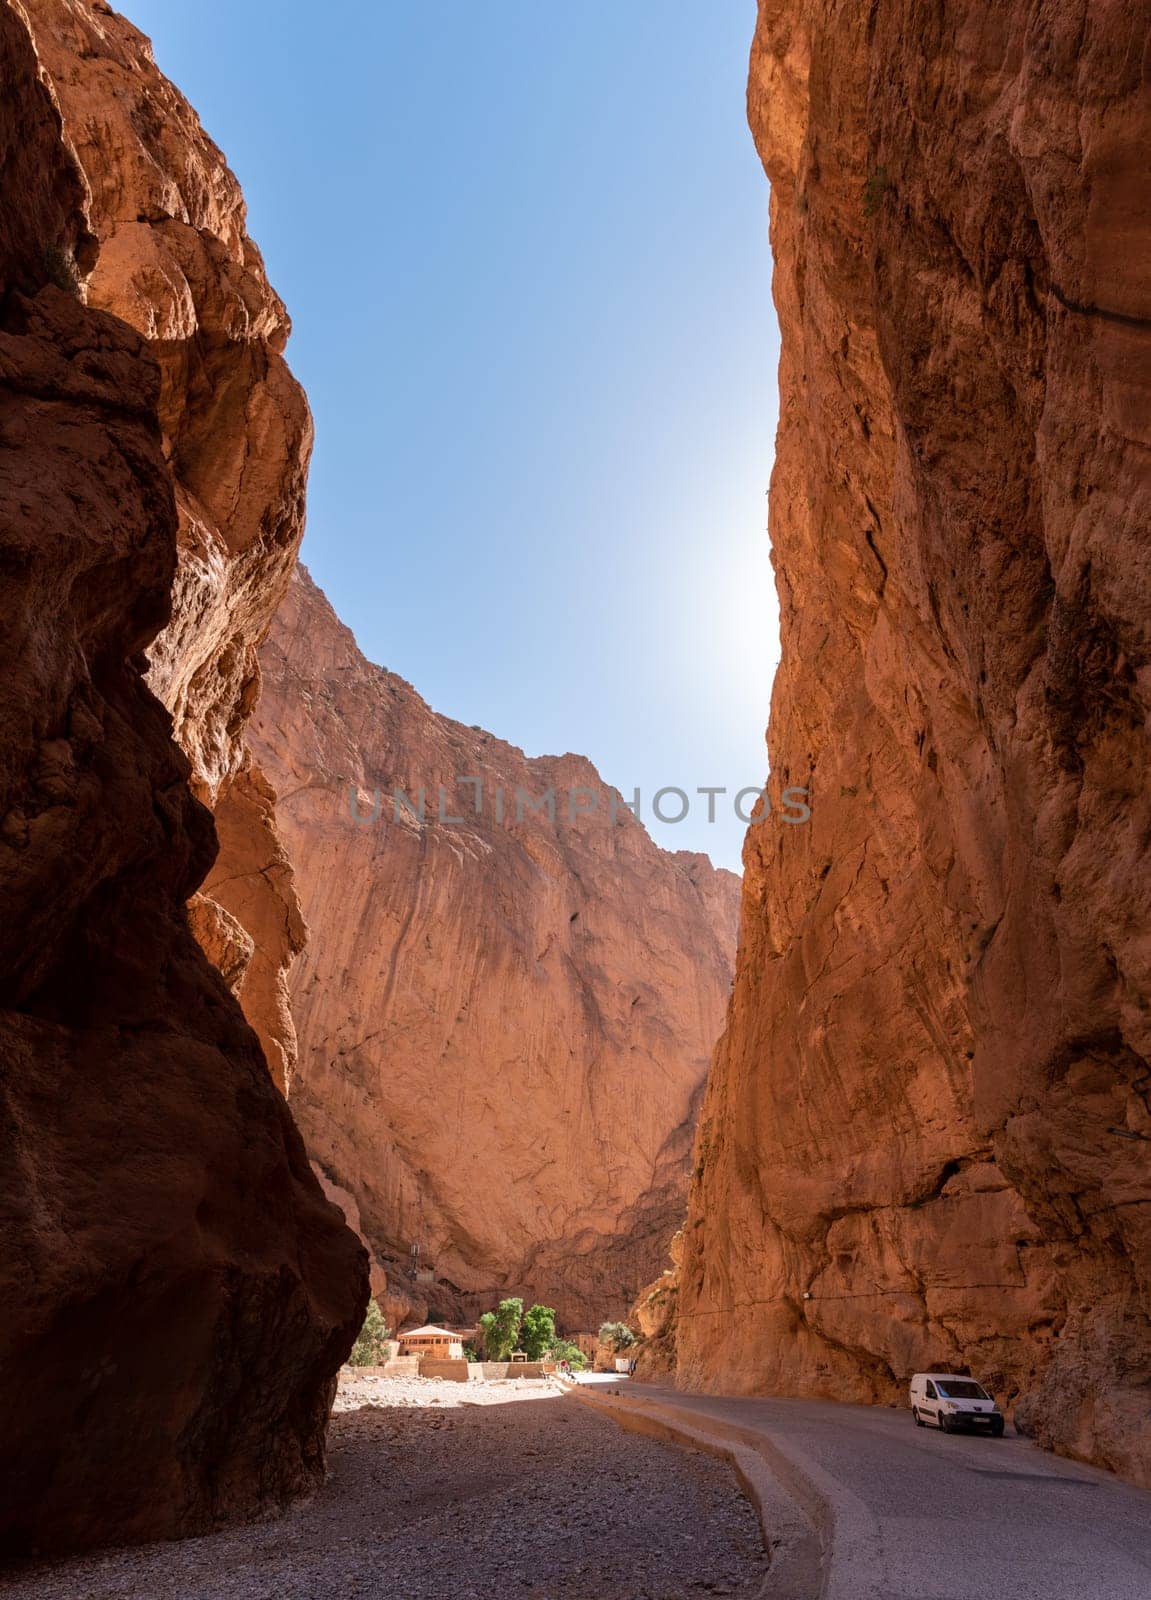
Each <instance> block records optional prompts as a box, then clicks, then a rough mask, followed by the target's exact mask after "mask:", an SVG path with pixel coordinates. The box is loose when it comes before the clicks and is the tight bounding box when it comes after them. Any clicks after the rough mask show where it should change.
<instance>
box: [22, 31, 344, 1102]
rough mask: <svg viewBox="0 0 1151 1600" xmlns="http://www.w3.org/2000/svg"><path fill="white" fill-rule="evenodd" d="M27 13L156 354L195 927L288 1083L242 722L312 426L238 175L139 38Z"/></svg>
mask: <svg viewBox="0 0 1151 1600" xmlns="http://www.w3.org/2000/svg"><path fill="white" fill-rule="evenodd" d="M28 11H29V14H30V16H31V18H32V22H33V27H34V32H35V36H36V42H37V47H38V49H39V51H40V55H41V58H42V61H43V63H44V65H45V67H46V69H47V70H48V72H49V74H50V76H51V80H52V85H53V89H54V91H55V94H56V96H57V99H58V101H59V105H60V108H61V111H62V113H63V117H64V125H65V130H66V133H67V136H68V138H69V139H70V141H71V143H72V146H73V148H74V150H75V153H76V155H77V158H78V160H79V162H80V165H81V167H82V169H83V172H84V176H85V178H86V180H87V183H88V187H89V191H90V201H89V208H88V215H89V223H90V226H91V228H92V230H93V232H94V233H95V234H96V235H97V237H98V239H99V241H100V254H99V259H98V260H97V262H96V266H95V270H94V271H93V273H92V276H91V278H90V280H89V283H88V300H89V303H90V304H91V305H94V306H99V307H100V308H101V309H103V310H105V311H111V312H113V313H114V314H115V315H116V316H118V317H121V318H123V320H124V321H125V322H127V323H129V324H130V326H132V327H134V328H135V329H137V331H138V332H140V333H141V334H143V335H144V337H145V338H146V339H147V340H148V342H149V346H150V349H151V352H152V354H153V355H154V357H155V358H156V360H157V361H158V362H159V365H160V374H161V389H160V422H161V426H162V428H163V433H164V453H165V456H166V458H167V461H168V464H169V468H170V471H171V473H172V478H173V482H174V485H175V491H176V507H177V511H178V514H179V519H180V531H179V564H178V568H177V573H176V579H175V583H174V588H173V597H172V599H173V604H172V616H171V620H170V621H169V623H168V625H167V626H166V628H165V629H164V630H163V632H162V633H161V635H160V637H159V638H158V639H157V640H156V642H155V644H154V645H153V646H152V649H151V651H150V657H151V662H152V666H151V672H150V674H149V681H150V683H151V685H152V687H153V689H154V690H155V692H156V693H157V694H158V695H159V696H160V698H161V699H162V700H163V701H164V703H165V704H166V705H167V706H168V708H169V710H170V711H171V712H172V715H173V719H174V722H175V730H176V737H177V739H178V740H179V742H180V744H181V746H182V747H183V749H184V751H185V753H186V754H187V756H188V758H189V760H190V761H191V763H192V781H193V788H194V791H195V793H196V795H197V797H198V798H199V799H201V800H202V801H203V802H204V803H205V805H207V806H208V807H210V809H211V810H213V811H214V812H215V815H216V821H217V829H218V833H219V839H220V853H219V858H218V860H217V863H216V865H215V867H214V868H213V870H212V872H211V873H210V874H209V877H208V879H207V882H206V883H205V884H204V885H203V888H202V889H201V891H200V893H199V895H198V898H197V901H196V905H195V907H194V909H193V927H194V928H195V930H196V932H197V935H198V937H200V939H201V942H202V943H203V945H204V948H205V949H206V950H207V951H208V954H209V956H210V957H211V959H212V960H213V961H214V962H215V963H216V964H217V965H219V966H220V967H221V969H222V970H225V971H227V972H228V974H229V978H230V982H231V984H232V986H233V988H234V990H235V992H236V993H237V994H238V996H239V998H240V1001H241V1004H242V1005H243V1007H244V1010H245V1013H246V1015H247V1017H248V1020H249V1021H250V1022H251V1024H252V1026H253V1027H254V1028H255V1030H256V1032H257V1033H258V1034H259V1036H260V1042H261V1044H262V1045H263V1047H264V1053H265V1056H266V1058H267V1061H268V1067H269V1070H270V1071H271V1073H272V1076H273V1077H274V1078H275V1080H276V1082H277V1083H278V1084H279V1086H280V1087H281V1089H285V1088H286V1087H287V1084H288V1080H289V1079H290V1077H291V1071H292V1066H293V1063H294V1061H295V1050H296V1041H295V1030H294V1028H293V1026H292V1019H291V1011H290V1008H289V1004H288V991H287V971H288V968H289V967H290V965H291V962H292V959H293V957H294V956H295V955H296V953H297V952H298V951H299V949H300V948H301V946H302V944H303V938H304V929H303V924H302V922H301V919H300V914H299V907H298V905H297V902H296V899H295V895H294V892H293V890H292V885H291V873H290V870H289V868H288V864H287V859H286V857H285V855H284V851H283V848H282V846H281V845H280V842H279V839H278V837H277V835H276V829H275V810H274V799H273V797H272V795H271V793H270V791H269V788H268V785H267V782H266V781H265V780H264V778H263V776H262V774H261V773H260V772H259V770H258V768H256V767H255V766H254V765H253V763H252V760H251V757H250V755H249V754H248V752H247V750H246V748H245V745H244V726H245V723H246V721H247V718H248V716H249V715H250V713H251V709H252V706H253V705H254V704H255V701H256V698H257V696H258V694H259V669H258V666H257V658H256V651H257V648H258V646H259V643H260V641H261V639H262V638H263V636H264V634H265V633H266V632H267V628H268V625H269V623H270V621H271V618H272V615H273V613H274V611H275V609H276V607H277V605H278V604H279V603H280V600H281V598H282V596H283V594H284V590H285V589H286V587H287V583H288V579H289V577H290V576H291V571H292V567H293V565H294V563H295V559H296V552H297V550H298V549H299V544H300V539H301V537H302V536H303V528H304V494H305V488H306V481H307V467H308V457H309V454H310V452H311V443H312V424H311V417H310V415H309V412H308V405H307V401H306V399H305V398H304V394H303V391H302V390H301V388H300V386H299V384H298V383H297V382H296V380H295V378H294V377H293V376H292V374H291V372H290V371H289V369H288V366H287V363H286V362H285V360H284V356H283V350H284V346H285V344H286V342H287V339H288V335H289V332H290V331H291V324H290V322H289V319H288V315H287V312H286V311H285V309H284V306H283V303H282V302H281V300H280V298H279V296H278V295H277V294H276V293H275V291H274V290H273V289H272V288H271V286H270V285H269V283H268V279H267V276H266V274H265V272H264V264H263V261H262V260H261V257H260V252H259V250H258V249H257V247H256V246H255V244H254V243H253V242H252V240H251V239H250V238H249V237H248V233H247V227H246V214H245V207H244V198H243V195H242V194H241V192H240V187H239V185H238V183H237V182H236V179H235V178H234V176H233V175H232V173H231V172H230V171H229V169H228V166H227V163H226V162H225V160H224V157H223V155H222V154H221V152H220V150H219V149H218V148H217V147H216V145H215V144H214V143H213V142H212V140H211V139H209V138H208V136H207V135H206V134H205V132H204V130H203V128H202V127H201V126H200V120H199V118H198V117H197V115H196V113H195V112H194V111H193V110H192V108H191V106H190V105H189V104H188V103H187V101H186V100H185V99H184V97H183V96H182V95H181V94H180V92H179V91H178V90H177V89H176V88H175V87H174V86H173V85H172V84H171V83H169V82H168V80H167V79H166V78H165V77H164V76H163V74H162V73H161V72H159V71H158V70H157V68H156V65H155V63H154V61H153V59H152V51H151V46H150V45H149V43H148V40H147V39H146V38H145V37H144V35H143V34H141V33H140V32H139V31H138V30H137V29H136V28H134V27H133V26H132V25H131V23H129V22H127V21H126V20H125V19H124V18H123V17H120V16H117V15H116V14H115V13H114V12H113V11H112V10H111V8H110V7H108V6H106V5H102V4H97V5H90V4H88V3H86V0H29V5H28ZM237 923H238V924H239V929H237V927H236V924H237Z"/></svg>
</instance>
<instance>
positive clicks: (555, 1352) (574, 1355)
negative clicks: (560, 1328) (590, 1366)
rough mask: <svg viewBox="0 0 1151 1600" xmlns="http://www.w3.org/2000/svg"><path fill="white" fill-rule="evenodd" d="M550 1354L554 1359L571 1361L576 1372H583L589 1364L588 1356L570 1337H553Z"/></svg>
mask: <svg viewBox="0 0 1151 1600" xmlns="http://www.w3.org/2000/svg"><path fill="white" fill-rule="evenodd" d="M548 1355H549V1356H551V1358H552V1360H553V1361H569V1362H570V1363H571V1365H572V1367H573V1368H574V1369H575V1371H576V1372H582V1371H583V1370H584V1368H585V1367H586V1366H587V1357H586V1356H585V1355H584V1353H583V1351H582V1350H581V1349H580V1347H579V1345H578V1344H572V1342H571V1340H570V1339H553V1340H552V1343H551V1347H550V1348H549V1350H548Z"/></svg>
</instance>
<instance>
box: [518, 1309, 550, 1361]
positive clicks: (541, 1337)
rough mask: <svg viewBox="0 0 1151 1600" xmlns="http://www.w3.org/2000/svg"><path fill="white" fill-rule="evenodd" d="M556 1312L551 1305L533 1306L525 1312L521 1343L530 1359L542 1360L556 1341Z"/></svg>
mask: <svg viewBox="0 0 1151 1600" xmlns="http://www.w3.org/2000/svg"><path fill="white" fill-rule="evenodd" d="M555 1338H556V1314H555V1312H554V1311H553V1310H552V1308H551V1306H532V1308H531V1310H530V1311H527V1312H525V1313H524V1325H523V1332H522V1333H521V1334H520V1343H521V1345H522V1347H523V1352H524V1355H526V1356H527V1358H528V1360H529V1361H542V1360H543V1358H544V1356H545V1355H546V1354H547V1352H548V1351H549V1350H550V1349H551V1347H552V1345H553V1344H554V1343H555Z"/></svg>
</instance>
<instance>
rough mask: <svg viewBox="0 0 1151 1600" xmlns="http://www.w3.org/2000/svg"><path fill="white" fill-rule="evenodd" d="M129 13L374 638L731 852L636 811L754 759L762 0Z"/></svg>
mask: <svg viewBox="0 0 1151 1600" xmlns="http://www.w3.org/2000/svg"><path fill="white" fill-rule="evenodd" d="M122 3H123V4H124V7H125V9H126V10H127V12H128V14H129V15H130V16H131V17H132V20H133V21H135V22H136V23H137V25H138V26H140V27H142V28H143V29H144V31H145V32H147V33H148V34H150V35H151V37H152V39H153V41H154V44H155V49H156V58H157V61H158V63H159V65H160V66H161V68H162V69H163V70H164V71H165V72H167V73H168V75H169V76H170V77H171V78H173V79H174V80H175V82H176V83H177V84H179V86H180V87H181V89H183V90H184V92H185V93H186V94H187V95H188V97H189V98H190V99H191V100H192V102H193V104H194V105H195V106H196V107H197V109H198V111H199V112H200V115H201V117H202V119H203V121H204V124H205V126H206V127H207V129H208V131H209V132H210V133H211V134H212V136H213V137H214V138H215V139H216V140H217V142H218V143H219V144H220V145H221V146H222V147H223V149H224V151H225V153H226V154H227V156H228V159H229V162H230V164H231V166H232V168H233V169H234V171H235V172H236V174H237V175H238V177H239V178H240V181H241V182H242V184H243V186H244V189H245V192H246V195H247V199H248V206H249V214H250V226H251V231H252V234H253V236H254V238H255V239H256V240H257V241H258V243H259V244H260V246H261V249H262V250H263V252H264V256H265V259H266V261H267V265H268V270H269V274H270V276H271V278H272V281H273V282H274V283H275V285H276V287H277V288H278V290H279V291H280V293H281V294H282V295H283V296H284V298H285V300H286V301H287V304H288V306H289V309H290V311H291V313H292V317H293V321H294V324H295V331H294V333H293V337H292V340H291V343H290V345H289V348H288V355H289V359H290V360H291V363H292V366H293V368H294V370H295V371H296V373H297V374H298V376H299V377H300V379H301V381H302V382H303V384H304V386H305V388H306V389H307V391H308V395H309V398H310V400H311V404H312V408H313V411H314V413H315V419H316V451H315V457H314V463H313V468H312V477H311V491H310V496H309V517H308V533H307V537H306V540H305V544H304V559H305V560H306V561H307V563H308V565H309V567H310V568H311V570H312V572H313V574H314V576H315V577H316V579H317V581H318V582H319V583H320V584H321V585H322V587H323V588H324V589H325V590H326V591H327V593H328V595H329V597H330V598H331V600H332V602H333V604H334V605H335V607H336V609H337V610H338V611H339V613H340V615H341V616H342V617H343V618H344V620H345V621H346V622H347V623H348V624H349V625H350V626H351V627H352V628H353V630H354V631H355V633H356V636H357V638H358V640H359V642H360V645H361V648H362V649H363V650H364V653H365V654H366V655H368V656H369V657H370V658H371V659H373V660H375V661H378V662H380V663H381V664H383V665H385V666H387V667H389V668H391V669H392V670H393V671H396V672H399V673H400V674H401V675H402V676H403V677H405V678H408V679H410V680H411V682H412V683H414V684H415V686H416V688H417V689H418V690H419V691H420V692H421V693H422V694H423V695H424V696H425V697H426V698H427V699H428V700H429V701H430V702H431V704H432V705H433V706H434V707H435V708H436V709H437V710H439V711H443V712H445V713H447V714H448V715H450V716H453V717H457V718H459V719H460V720H461V721H463V722H468V723H479V724H482V725H483V726H484V727H486V728H488V729H490V730H491V731H492V732H493V733H496V734H498V735H499V736H500V737H502V738H505V739H509V740H511V741H512V742H513V743H515V744H519V745H521V746H522V747H523V748H524V749H525V750H526V751H527V752H528V753H529V754H531V755H538V754H541V753H545V752H547V753H562V752H563V751H567V750H573V751H578V752H579V753H581V754H585V755H588V756H590V757H591V758H592V759H593V760H594V761H595V762H596V764H597V765H598V766H599V768H600V770H601V772H602V773H603V775H604V777H605V778H606V779H607V780H608V781H609V782H610V783H612V784H615V785H617V786H618V787H619V788H620V789H622V790H624V791H625V793H628V794H630V792H631V790H632V789H633V788H634V787H636V786H637V785H638V786H639V787H640V789H641V791H642V793H643V798H644V817H645V821H647V822H648V825H649V827H650V828H651V830H652V832H653V834H654V835H655V837H656V838H658V839H659V841H660V843H662V844H665V845H667V846H669V847H670V848H683V849H697V850H705V851H707V852H708V853H709V854H710V855H711V856H712V858H713V860H715V861H716V862H717V863H721V864H723V865H727V866H732V867H736V868H738V864H739V850H740V845H741V842H742V835H743V831H744V830H743V825H742V824H741V823H739V822H738V821H737V820H736V818H735V816H734V814H733V812H732V811H731V810H730V809H729V808H728V806H727V803H726V802H724V801H721V802H720V806H719V810H718V813H717V815H718V818H719V820H718V821H717V822H716V823H715V824H710V825H709V824H708V822H707V820H706V803H705V802H703V801H702V800H699V801H697V802H696V803H695V804H694V806H693V809H692V811H691V813H690V814H689V817H688V819H687V820H686V821H685V822H683V823H681V824H679V825H678V826H672V825H665V826H661V825H659V824H658V823H657V822H655V821H654V820H653V819H652V818H651V813H650V797H651V795H652V794H653V793H654V791H655V790H657V789H659V788H662V787H665V786H670V785H678V786H679V787H681V788H683V789H685V790H689V791H694V790H695V789H696V788H698V787H699V786H702V785H710V786H720V785H726V786H727V787H729V788H730V789H731V790H733V791H734V790H736V789H739V788H742V787H743V786H744V785H747V784H755V783H758V782H760V781H761V780H762V779H763V777H764V775H765V772H766V754H765V750H764V743H763V732H764V726H765V723H766V720H767V710H768V699H769V693H770V681H771V674H772V671H773V670H774V665H775V661H776V656H777V638H776V633H777V621H776V607H775V595H774V589H773V585H772V581H771V572H770V563H769V558H768V545H767V536H766V521H767V499H766V488H767V482H768V476H769V472H770V466H771V449H772V440H773V438H774V433H775V420H776V399H775V375H776V364H777V360H778V335H777V332H776V328H775V322H774V317H773V313H772V310H771V304H770V292H769V291H770V259H769V253H768V242H767V201H768V190H767V183H766V180H765V179H764V177H763V174H762V170H761V168H760V166H759V163H758V160H757V158H756V155H755V151H754V149H753V147H752V142H751V137H750V135H749V133H748V132H747V128H746V123H745V117H744V92H745V83H746V75H747V55H748V48H749V45H750V40H751V35H752V30H753V27H754V19H755V6H754V0H719V3H718V4H716V3H714V0H712V3H707V4H704V3H702V0H580V3H579V4H578V5H574V6H562V7H561V6H556V5H549V4H546V3H544V0H489V3H488V4H484V5H479V4H475V3H474V0H370V3H369V0H326V3H325V4H324V5H322V6H317V5H316V4H315V3H314V0H308V3H305V0H197V3H196V5H194V6H190V5H175V4H173V3H172V0H122ZM665 809H666V810H668V811H674V810H675V809H676V802H674V801H672V800H668V801H667V802H665Z"/></svg>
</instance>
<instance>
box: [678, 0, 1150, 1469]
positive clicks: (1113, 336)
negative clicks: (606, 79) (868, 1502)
mask: <svg viewBox="0 0 1151 1600" xmlns="http://www.w3.org/2000/svg"><path fill="white" fill-rule="evenodd" d="M1145 31H1146V13H1145V11H1144V9H1143V8H1142V7H1140V6H1136V5H1128V4H1122V3H1119V4H1114V5H1107V6H1102V7H1100V6H1090V5H1088V4H1086V3H1085V0H1061V3H1058V4H1055V3H1051V4H1042V5H1039V6H1038V7H1036V6H1023V5H1015V4H1006V5H1003V4H997V5H992V4H975V5H974V6H973V5H971V4H968V3H964V4H959V3H952V0H945V3H943V4H942V5H937V4H933V5H924V4H919V3H915V0H891V3H884V4H880V5H878V6H872V7H870V8H868V7H860V6H850V5H848V6H843V5H832V4H829V3H824V0H810V3H801V0H771V3H762V4H761V6H760V19H759V30H758V35H757V38H756V42H755V48H754V54H753V61H752V76H751V95H750V105H751V118H752V124H753V127H754V130H755V134H756V138H757V140H758V143H759V148H760V151H761V153H762V156H763V160H764V163H765V166H766V169H767V173H768V176H769V177H770V179H771V183H772V238H773V244H774V251H775V262H776V270H775V300H776V305H777V307H778V311H779V317H780V322H781V327H782V334H783V356H782V362H781V369H780V385H781V421H780V428H779V436H778V456H777V463H776V467H775V472H774V476H773V481H772V495H771V530H772V539H773V545H774V552H775V563H776V569H777V574H778V580H779V588H780V594H781V600H782V612H783V646H784V651H783V665H782V668H781V670H780V673H779V677H778V681H777V684H776V688H775V693H774V699H773V704H772V720H771V730H770V736H769V740H770V746H771V756H772V767H773V770H774V772H775V773H776V774H777V775H778V776H779V777H780V779H781V781H790V782H793V783H806V784H808V785H809V786H810V787H811V790H812V802H811V803H812V806H813V820H812V822H811V825H810V826H809V827H807V828H793V829H775V828H773V827H771V825H770V824H761V825H759V826H757V827H755V828H753V829H752V832H751V835H750V837H749V840H748V845H747V850H746V856H745V864H746V869H747V870H746V880H745V890H744V899H743V912H742V940H741V949H740V955H739V958H738V968H737V976H736V983H735V992H734V999H733V1002H732V1007H731V1012H730V1018H729V1025H728V1029H727V1033H726V1036H725V1038H724V1040H723V1043H722V1045H721V1047H720V1050H719V1053H718V1058H717V1063H716V1067H715V1070H714V1073H713V1075H712V1078H711V1083H710V1087H709V1091H708V1096H707V1100H706V1103H705V1107H704V1113H703V1123H702V1130H701V1138H700V1143H699V1149H698V1163H699V1170H700V1177H699V1179H698V1181H697V1182H696V1184H695V1186H694V1189H693V1193H692V1200H691V1208H690V1218H689V1226H688V1233H687V1243H686V1253H685V1259H684V1265H683V1273H682V1282H681V1285H680V1290H679V1313H678V1315H679V1362H680V1366H679V1371H680V1376H681V1378H682V1379H683V1380H684V1381H690V1382H697V1383H702V1384H705V1385H709V1386H714V1387H727V1388H735V1389H741V1390H776V1391H782V1392H787V1393H802V1394H816V1395H831V1396H836V1397H841V1398H847V1399H863V1400H892V1399H895V1398H897V1397H898V1396H900V1394H901V1393H902V1389H903V1384H904V1382H905V1380H906V1378H907V1376H908V1374H909V1373H911V1372H912V1371H913V1370H914V1369H916V1368H923V1367H943V1366H947V1367H952V1366H960V1367H970V1368H971V1370H972V1371H974V1372H975V1373H977V1374H978V1375H979V1376H981V1377H982V1378H983V1379H984V1380H985V1381H987V1382H988V1383H990V1384H991V1385H992V1386H993V1387H994V1388H995V1389H996V1390H997V1391H998V1392H999V1394H1000V1395H1001V1396H1002V1397H1003V1398H1004V1399H1005V1400H1009V1401H1012V1402H1014V1403H1015V1404H1016V1406H1017V1411H1016V1415H1017V1418H1018V1419H1019V1420H1020V1422H1022V1423H1024V1424H1025V1425H1026V1426H1027V1427H1028V1428H1029V1429H1031V1430H1033V1431H1034V1432H1035V1433H1036V1434H1037V1435H1038V1437H1039V1438H1040V1439H1041V1440H1043V1441H1044V1442H1045V1443H1048V1444H1051V1445H1054V1446H1055V1447H1056V1448H1057V1449H1059V1450H1061V1451H1064V1452H1067V1453H1070V1454H1074V1455H1079V1456H1083V1457H1087V1458H1090V1459H1093V1460H1096V1461H1100V1462H1104V1463H1107V1464H1110V1465H1112V1466H1114V1467H1117V1468H1119V1469H1120V1470H1122V1471H1123V1472H1126V1473H1129V1474H1131V1475H1133V1476H1135V1477H1138V1478H1141V1479H1143V1480H1144V1481H1148V1480H1151V1429H1149V1428H1148V1426H1147V1416H1148V1411H1149V1408H1151V1382H1149V1372H1151V1323H1149V1300H1148V1295H1149V1288H1151V1283H1149V1279H1151V1182H1149V1177H1151V1160H1149V1158H1151V1143H1149V1142H1148V1140H1149V1139H1151V1114H1149V1110H1148V1086H1149V1081H1151V1080H1149V1076H1148V1055H1149V1047H1151V1010H1149V997H1151V937H1149V932H1148V929H1149V926H1151V923H1149V914H1151V859H1149V856H1148V838H1149V837H1151V833H1149V828H1151V785H1149V783H1148V764H1147V716H1148V701H1149V696H1151V654H1149V646H1151V545H1149V544H1148V539H1147V528H1148V524H1149V512H1151V475H1149V474H1151V455H1149V454H1148V446H1149V445H1151V404H1149V402H1151V324H1149V319H1151V267H1149V264H1151V220H1149V203H1151V190H1149V188H1148V182H1149V178H1148V171H1149V169H1148V165H1147V159H1146V153H1147V149H1148V145H1149V141H1151V102H1149V100H1148V98H1147V94H1146V81H1145V77H1144V76H1143V74H1144V71H1145V68H1144V66H1143V63H1144V61H1145V43H1146V40H1145ZM1115 1130H1118V1131H1115Z"/></svg>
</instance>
